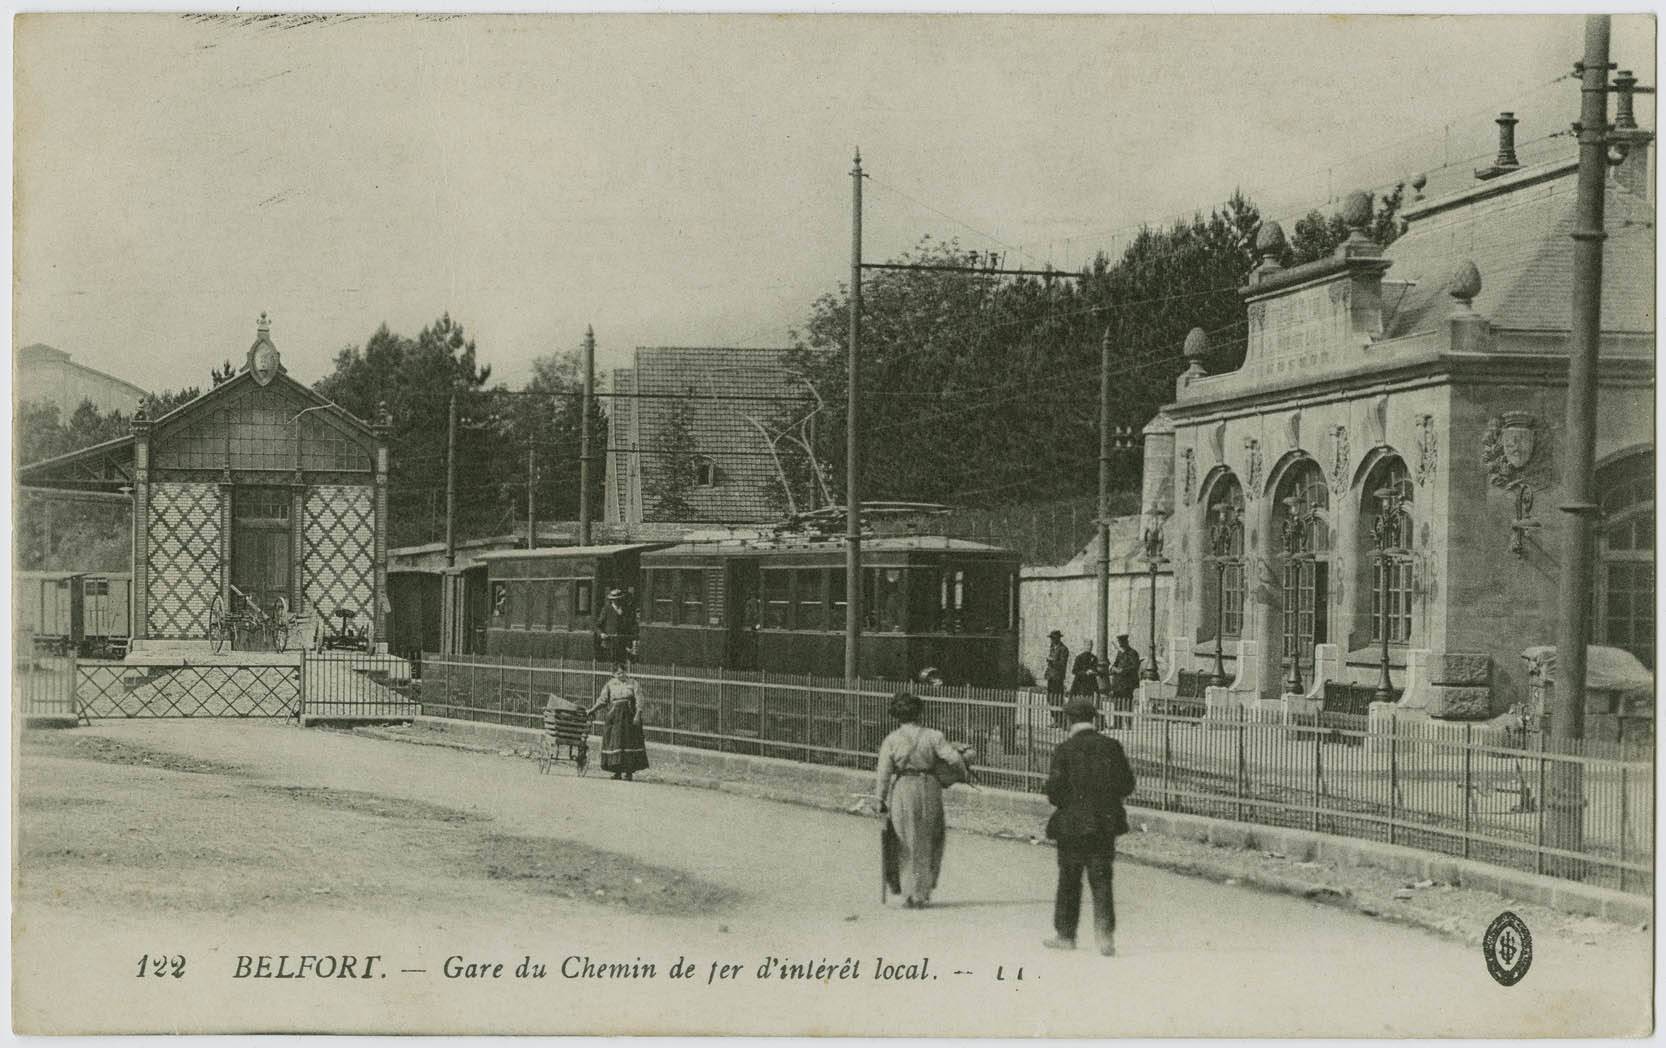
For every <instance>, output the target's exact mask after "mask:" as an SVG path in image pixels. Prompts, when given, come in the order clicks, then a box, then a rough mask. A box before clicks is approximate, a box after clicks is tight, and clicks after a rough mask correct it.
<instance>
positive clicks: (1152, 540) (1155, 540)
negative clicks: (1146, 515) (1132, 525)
mask: <svg viewBox="0 0 1666 1048" xmlns="http://www.w3.org/2000/svg"><path fill="white" fill-rule="evenodd" d="M1165 516H1166V514H1164V513H1153V514H1151V526H1150V527H1149V528H1146V529H1145V564H1146V570H1147V571H1149V572H1150V574H1151V661H1150V662H1148V663H1146V666H1145V672H1144V673H1142V674H1140V676H1141V677H1143V678H1145V679H1146V680H1161V679H1162V678H1161V676H1160V675H1159V674H1158V672H1157V569H1158V568H1159V567H1161V566H1162V565H1164V564H1167V563H1168V558H1167V557H1165V556H1163V518H1164V517H1165Z"/></svg>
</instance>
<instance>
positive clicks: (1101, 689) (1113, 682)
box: [1043, 630, 1140, 717]
mask: <svg viewBox="0 0 1666 1048" xmlns="http://www.w3.org/2000/svg"><path fill="white" fill-rule="evenodd" d="M1116 647H1117V650H1116V654H1115V655H1114V656H1112V657H1111V658H1110V660H1109V661H1106V660H1105V659H1102V658H1100V657H1099V656H1097V655H1095V654H1094V653H1093V641H1091V640H1090V641H1088V642H1087V643H1086V644H1085V645H1084V646H1083V648H1082V650H1081V652H1080V653H1078V654H1077V656H1076V660H1075V662H1072V661H1071V659H1070V648H1069V647H1067V646H1066V645H1065V643H1064V634H1063V633H1062V632H1061V631H1059V630H1054V631H1053V632H1051V633H1049V634H1048V635H1047V668H1046V670H1045V671H1044V673H1043V676H1044V677H1045V678H1046V681H1047V694H1048V695H1049V696H1057V697H1058V699H1059V702H1060V704H1062V703H1063V701H1064V696H1065V694H1066V688H1065V679H1066V677H1067V676H1068V677H1069V694H1070V696H1072V697H1085V698H1087V699H1089V700H1090V701H1092V700H1095V699H1096V698H1097V696H1099V695H1105V696H1107V697H1109V699H1110V703H1111V707H1112V708H1113V709H1116V710H1119V711H1124V712H1125V711H1127V710H1130V709H1132V708H1133V705H1134V689H1135V688H1138V687H1139V684H1140V655H1139V652H1137V651H1135V650H1134V648H1133V646H1132V645H1130V644H1129V643H1128V634H1126V633H1119V634H1117V636H1116ZM1061 717H1062V712H1061Z"/></svg>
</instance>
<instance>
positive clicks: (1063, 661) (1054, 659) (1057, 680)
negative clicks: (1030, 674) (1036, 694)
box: [1043, 630, 1070, 699]
mask: <svg viewBox="0 0 1666 1048" xmlns="http://www.w3.org/2000/svg"><path fill="white" fill-rule="evenodd" d="M1047 640H1048V645H1047V670H1046V672H1045V673H1044V674H1043V676H1044V677H1045V678H1046V680H1047V695H1048V698H1049V699H1051V698H1052V697H1053V696H1055V695H1057V696H1058V697H1059V698H1060V699H1063V698H1064V676H1065V673H1066V672H1068V671H1069V669H1070V649H1069V648H1067V647H1065V646H1064V634H1063V633H1060V632H1059V631H1058V630H1054V631H1053V632H1051V633H1049V634H1047Z"/></svg>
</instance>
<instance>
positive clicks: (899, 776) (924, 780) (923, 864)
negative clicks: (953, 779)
mask: <svg viewBox="0 0 1666 1048" xmlns="http://www.w3.org/2000/svg"><path fill="white" fill-rule="evenodd" d="M922 708H923V704H922V703H921V702H920V700H919V699H918V698H917V697H915V696H913V695H910V694H908V693H907V692H899V693H898V694H897V696H896V697H895V698H893V699H892V700H891V716H892V717H894V718H896V719H897V720H899V721H901V722H902V723H901V724H900V725H898V726H897V729H896V730H895V731H893V732H891V734H889V735H887V736H885V741H884V742H883V743H881V744H880V746H879V769H878V782H877V786H876V789H875V801H876V802H877V805H878V808H879V812H880V814H882V815H884V814H889V816H890V825H891V829H892V830H894V831H895V833H896V837H897V845H898V847H897V851H898V855H897V858H898V868H899V869H898V872H899V874H900V876H899V878H898V880H899V887H900V890H901V894H902V897H903V905H904V906H906V907H907V908H909V909H914V910H917V909H919V908H921V907H923V906H925V905H926V904H927V903H929V902H930V901H931V893H932V890H933V889H935V888H936V887H937V874H938V871H939V870H940V869H941V868H942V865H943V843H944V824H943V787H942V785H941V784H940V783H939V782H938V781H937V776H936V775H934V774H933V773H932V769H933V768H934V767H935V766H936V764H937V762H938V761H939V760H942V761H946V762H948V763H949V764H951V765H955V766H957V767H961V768H963V767H964V761H963V758H962V757H961V755H960V751H959V750H957V749H955V748H954V747H953V746H951V745H950V744H949V741H948V739H946V738H944V737H943V733H942V732H940V731H938V730H937V729H936V728H927V727H923V726H922V725H921V724H920V713H921V710H922Z"/></svg>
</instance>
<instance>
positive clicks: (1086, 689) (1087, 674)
mask: <svg viewBox="0 0 1666 1048" xmlns="http://www.w3.org/2000/svg"><path fill="white" fill-rule="evenodd" d="M1070 694H1071V695H1072V696H1076V695H1089V696H1092V695H1097V694H1099V657H1098V656H1097V655H1095V654H1094V653H1093V642H1092V641H1088V643H1087V647H1085V648H1083V649H1082V651H1081V653H1080V654H1078V655H1077V656H1076V661H1075V662H1073V663H1071V664H1070Z"/></svg>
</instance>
